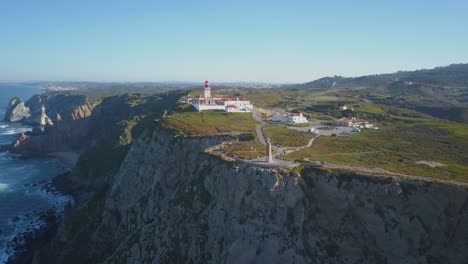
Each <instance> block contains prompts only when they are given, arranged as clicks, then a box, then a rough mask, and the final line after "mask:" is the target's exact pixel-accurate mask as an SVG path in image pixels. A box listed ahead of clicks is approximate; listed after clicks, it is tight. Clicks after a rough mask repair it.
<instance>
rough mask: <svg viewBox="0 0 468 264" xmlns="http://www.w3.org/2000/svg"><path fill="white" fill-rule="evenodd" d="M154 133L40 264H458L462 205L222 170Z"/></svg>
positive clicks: (467, 200)
mask: <svg viewBox="0 0 468 264" xmlns="http://www.w3.org/2000/svg"><path fill="white" fill-rule="evenodd" d="M226 139H227V138H222V137H210V138H183V137H177V136H176V134H175V133H174V132H172V131H168V130H166V129H164V128H161V127H158V128H157V129H156V130H155V131H154V132H152V133H149V132H147V133H144V134H143V135H142V136H141V137H140V138H139V139H138V140H136V141H135V142H134V143H133V144H132V146H131V148H130V150H129V152H128V154H127V155H126V157H125V159H124V161H123V163H122V164H121V166H120V169H119V170H118V172H117V174H115V175H113V176H111V177H108V178H106V181H107V182H106V183H107V184H108V185H106V184H104V185H105V186H107V188H102V189H99V190H95V192H94V194H93V195H90V198H89V199H83V202H82V203H81V204H79V205H78V206H77V207H76V208H73V209H71V210H69V211H68V212H67V214H66V216H65V219H64V222H63V223H62V224H61V226H60V228H59V232H58V234H57V236H56V237H55V239H54V240H53V241H52V242H51V243H49V244H48V245H47V247H46V248H45V249H44V250H42V251H41V252H40V254H39V260H40V263H42V262H43V263H102V262H105V263H254V262H257V263H403V262H404V263H460V262H462V261H464V260H466V259H467V258H468V253H467V252H468V240H466V237H468V225H466V223H467V220H468V193H467V191H466V190H465V189H462V188H459V187H454V186H449V185H442V184H435V183H425V182H420V181H408V180H401V181H397V180H395V179H391V178H385V177H371V176H364V175H357V174H353V173H338V172H327V171H319V170H302V171H300V172H299V171H298V172H299V173H298V172H291V171H285V170H267V169H262V168H258V167H253V166H249V165H245V164H244V165H239V164H235V163H229V162H226V161H223V160H221V159H219V158H218V157H216V156H212V155H207V154H205V153H203V150H204V149H205V148H207V147H209V146H212V145H214V144H217V143H219V142H220V141H223V140H226Z"/></svg>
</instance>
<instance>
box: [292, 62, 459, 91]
mask: <svg viewBox="0 0 468 264" xmlns="http://www.w3.org/2000/svg"><path fill="white" fill-rule="evenodd" d="M394 82H418V83H426V84H431V85H443V86H465V87H468V64H452V65H449V66H445V67H436V68H434V69H424V70H417V71H399V72H396V73H390V74H376V75H365V76H360V77H342V76H333V77H324V78H320V79H318V80H315V81H312V82H307V83H302V84H294V85H289V86H288V87H291V88H333V87H336V88H357V87H370V86H372V87H386V86H388V85H390V84H392V83H394Z"/></svg>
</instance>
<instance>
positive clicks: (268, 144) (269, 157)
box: [266, 138, 273, 163]
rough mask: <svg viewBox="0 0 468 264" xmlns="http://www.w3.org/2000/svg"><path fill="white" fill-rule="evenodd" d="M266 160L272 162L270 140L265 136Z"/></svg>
mask: <svg viewBox="0 0 468 264" xmlns="http://www.w3.org/2000/svg"><path fill="white" fill-rule="evenodd" d="M266 143H267V144H266V162H267V163H273V156H272V155H271V141H270V138H267V142H266Z"/></svg>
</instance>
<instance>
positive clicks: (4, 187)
mask: <svg viewBox="0 0 468 264" xmlns="http://www.w3.org/2000/svg"><path fill="white" fill-rule="evenodd" d="M8 187H9V185H8V184H6V183H1V182H0V192H2V191H5V190H7V189H8Z"/></svg>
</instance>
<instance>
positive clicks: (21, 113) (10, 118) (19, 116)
mask: <svg viewBox="0 0 468 264" xmlns="http://www.w3.org/2000/svg"><path fill="white" fill-rule="evenodd" d="M30 117H31V111H30V109H29V107H26V105H25V104H24V102H23V100H22V99H21V98H19V97H15V98H13V99H11V100H10V102H9V103H8V106H7V111H6V113H5V117H4V120H5V121H7V122H23V121H25V120H27V119H28V118H30Z"/></svg>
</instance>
